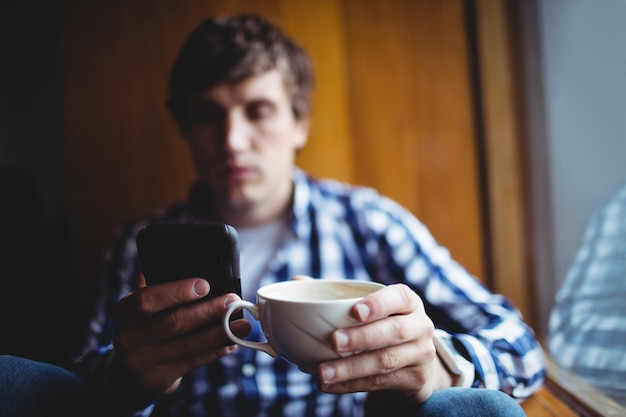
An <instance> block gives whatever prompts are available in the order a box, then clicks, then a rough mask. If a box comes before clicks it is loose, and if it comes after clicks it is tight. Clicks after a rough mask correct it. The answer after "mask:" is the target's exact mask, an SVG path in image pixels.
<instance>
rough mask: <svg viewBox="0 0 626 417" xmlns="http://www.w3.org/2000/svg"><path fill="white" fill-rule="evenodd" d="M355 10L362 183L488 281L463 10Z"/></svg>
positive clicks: (387, 6)
mask: <svg viewBox="0 0 626 417" xmlns="http://www.w3.org/2000/svg"><path fill="white" fill-rule="evenodd" d="M345 4H346V12H345V21H346V42H347V44H348V48H347V49H348V62H349V66H350V67H349V76H350V87H351V91H350V94H351V108H352V116H353V119H352V120H353V131H354V138H353V140H354V143H355V145H354V150H355V158H356V164H357V174H356V178H357V180H358V181H360V182H363V183H366V184H368V185H372V186H375V187H376V188H378V189H380V190H381V191H382V192H384V193H386V194H387V195H389V196H391V197H392V198H394V199H396V200H398V201H400V202H401V203H403V204H405V205H406V206H407V207H409V208H410V209H411V210H412V211H413V212H414V213H415V214H417V215H418V217H420V218H421V219H422V220H423V221H424V222H425V223H426V225H427V226H428V227H429V228H430V229H431V231H432V232H433V234H434V235H435V237H436V238H437V239H438V240H439V241H440V242H441V243H442V244H444V245H446V246H447V247H448V248H449V249H450V251H451V252H452V255H453V256H454V257H455V258H456V259H458V260H459V261H460V262H461V263H462V264H463V265H465V266H466V267H467V268H468V269H469V270H470V271H471V272H472V273H474V274H476V275H477V276H479V277H481V278H483V277H484V273H485V268H484V265H483V263H484V262H483V240H482V223H481V202H480V199H479V196H480V193H479V190H480V185H479V183H478V182H479V178H478V175H477V155H476V153H477V149H476V146H475V136H474V122H473V109H472V100H471V95H470V94H471V93H470V84H469V82H470V79H469V64H468V53H467V42H466V38H465V33H466V28H465V22H464V9H463V1H452V0H449V1H444V2H433V1H415V0H405V1H393V2H388V1H384V0H373V1H369V2H368V3H367V4H368V6H367V7H363V5H362V3H361V2H359V1H356V0H348V1H346V2H345Z"/></svg>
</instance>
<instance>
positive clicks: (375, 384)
mask: <svg viewBox="0 0 626 417" xmlns="http://www.w3.org/2000/svg"><path fill="white" fill-rule="evenodd" d="M386 382H387V376H386V375H384V374H379V375H370V376H368V377H367V386H368V387H370V388H372V391H376V390H378V389H380V388H381V387H384V386H385V385H386Z"/></svg>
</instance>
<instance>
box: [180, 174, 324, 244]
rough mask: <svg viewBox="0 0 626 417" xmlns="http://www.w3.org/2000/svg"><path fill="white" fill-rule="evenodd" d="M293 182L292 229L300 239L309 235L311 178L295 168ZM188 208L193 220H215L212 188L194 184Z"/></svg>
mask: <svg viewBox="0 0 626 417" xmlns="http://www.w3.org/2000/svg"><path fill="white" fill-rule="evenodd" d="M292 180H293V184H294V192H293V202H292V208H291V213H292V221H291V228H292V231H293V233H295V234H296V236H298V237H302V236H303V235H307V234H308V232H307V229H308V228H309V227H310V224H311V222H310V210H311V192H312V189H311V178H310V177H309V176H308V175H307V174H306V173H305V172H304V171H303V170H301V169H300V168H297V167H296V168H294V170H293V172H292ZM187 207H188V210H189V214H190V217H191V218H193V219H206V220H209V221H211V220H213V219H214V218H215V215H214V207H215V205H214V198H213V195H212V194H211V190H210V188H209V187H208V186H207V185H206V184H205V183H204V182H203V181H200V180H197V181H196V182H194V183H193V184H192V186H191V189H190V191H189V197H188V200H187Z"/></svg>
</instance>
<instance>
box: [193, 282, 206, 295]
mask: <svg viewBox="0 0 626 417" xmlns="http://www.w3.org/2000/svg"><path fill="white" fill-rule="evenodd" d="M193 293H194V294H195V295H196V296H198V297H204V296H205V295H207V294H208V293H209V283H208V282H206V281H205V280H203V279H199V280H197V281H194V283H193Z"/></svg>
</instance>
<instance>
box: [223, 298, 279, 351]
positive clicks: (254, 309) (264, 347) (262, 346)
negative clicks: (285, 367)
mask: <svg viewBox="0 0 626 417" xmlns="http://www.w3.org/2000/svg"><path fill="white" fill-rule="evenodd" d="M239 308H243V309H246V310H248V311H249V312H250V313H252V316H253V317H254V319H255V320H257V321H259V316H260V313H259V307H258V306H257V305H256V304H252V303H251V302H249V301H244V300H242V301H235V302H233V303H231V304H230V305H229V306H228V309H227V310H226V315H225V316H224V321H223V324H224V331H225V332H226V335H227V336H228V338H229V339H230V340H232V341H233V342H234V343H236V344H238V345H240V346H244V347H247V348H250V349H256V350H260V351H262V352H265V353H267V354H268V355H270V356H272V357H273V358H277V357H278V356H280V355H279V354H278V353H277V352H276V351H275V350H274V348H273V347H272V346H271V345H270V344H269V343H267V342H251V341H249V340H244V339H242V338H240V337H237V336H235V334H234V333H233V332H232V331H231V330H230V316H231V315H232V314H233V312H234V311H235V310H237V309H239Z"/></svg>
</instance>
